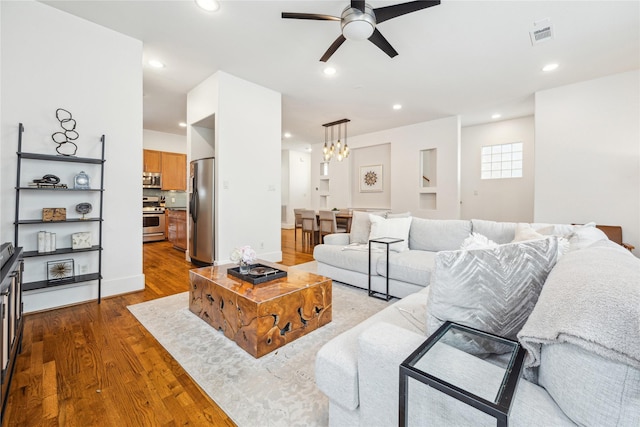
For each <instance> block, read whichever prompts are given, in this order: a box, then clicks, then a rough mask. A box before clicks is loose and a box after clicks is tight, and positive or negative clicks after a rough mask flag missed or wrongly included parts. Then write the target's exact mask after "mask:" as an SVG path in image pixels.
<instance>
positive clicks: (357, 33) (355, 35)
mask: <svg viewBox="0 0 640 427" xmlns="http://www.w3.org/2000/svg"><path fill="white" fill-rule="evenodd" d="M374 29H375V27H374V26H373V25H371V24H370V23H369V22H367V21H351V22H349V23H347V24H345V26H344V27H342V35H343V36H344V38H346V39H347V40H367V39H368V38H369V37H371V34H373V30H374Z"/></svg>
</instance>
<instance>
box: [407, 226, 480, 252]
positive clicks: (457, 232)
mask: <svg viewBox="0 0 640 427" xmlns="http://www.w3.org/2000/svg"><path fill="white" fill-rule="evenodd" d="M470 233H471V223H470V222H469V221H464V220H458V219H443V220H438V219H424V218H413V221H412V222H411V231H410V232H409V248H410V249H415V250H421V251H452V250H455V249H459V248H460V245H462V242H463V241H464V239H466V238H467V237H469V234H470Z"/></svg>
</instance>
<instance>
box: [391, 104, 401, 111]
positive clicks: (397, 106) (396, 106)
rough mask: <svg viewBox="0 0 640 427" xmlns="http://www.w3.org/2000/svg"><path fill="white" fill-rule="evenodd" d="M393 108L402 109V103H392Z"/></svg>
mask: <svg viewBox="0 0 640 427" xmlns="http://www.w3.org/2000/svg"><path fill="white" fill-rule="evenodd" d="M393 109H394V110H402V105H400V104H394V105H393Z"/></svg>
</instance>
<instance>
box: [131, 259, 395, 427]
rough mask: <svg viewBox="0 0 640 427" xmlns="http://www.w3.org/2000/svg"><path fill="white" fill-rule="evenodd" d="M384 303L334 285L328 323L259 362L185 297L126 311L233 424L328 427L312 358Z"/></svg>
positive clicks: (325, 403)
mask: <svg viewBox="0 0 640 427" xmlns="http://www.w3.org/2000/svg"><path fill="white" fill-rule="evenodd" d="M308 264H312V263H307V264H303V265H302V268H303V269H305V271H308V270H307V269H311V268H313V266H311V265H308ZM387 305H389V303H387V302H384V301H381V300H378V299H375V298H369V297H367V292H366V291H365V290H363V289H356V288H352V287H349V286H347V285H343V284H340V283H338V282H334V283H333V320H332V322H331V323H329V324H328V325H325V326H323V327H321V328H320V329H317V330H315V331H313V332H311V333H309V334H308V335H306V336H303V337H301V338H299V339H297V340H296V341H294V342H292V343H290V344H288V345H286V346H284V347H282V348H280V349H278V350H276V351H274V352H272V353H269V354H267V355H265V356H263V357H261V358H259V359H254V358H253V357H252V356H251V355H249V354H248V353H246V352H245V351H244V350H242V349H241V348H240V347H238V346H237V345H236V344H235V343H234V342H233V341H231V340H229V339H227V338H226V337H225V336H224V335H223V334H222V332H219V331H216V330H214V329H213V328H211V327H210V326H209V325H208V324H206V323H205V322H204V321H203V320H201V319H200V318H198V317H197V316H196V315H194V314H193V313H191V312H190V311H189V307H188V306H189V294H188V292H184V293H181V294H178V295H172V296H169V297H166V298H161V299H157V300H153V301H148V302H144V303H141V304H136V305H132V306H129V307H128V308H129V310H130V311H131V312H132V313H133V315H134V316H135V317H136V318H137V319H138V320H139V321H140V322H141V323H142V324H143V325H144V327H145V328H147V329H148V330H149V332H150V333H151V334H152V335H153V336H154V337H155V338H156V339H157V340H158V341H159V342H160V344H162V346H163V347H164V348H166V349H167V351H168V352H169V353H171V355H172V356H173V357H174V358H175V359H176V360H177V361H178V363H180V365H181V366H182V367H183V368H184V369H185V371H187V372H188V373H189V375H190V376H191V378H193V380H194V381H195V382H197V383H198V384H199V385H200V387H201V388H202V389H203V390H204V391H205V392H206V393H207V394H208V395H209V396H210V397H211V398H212V399H213V400H214V401H215V402H216V403H217V404H218V405H219V406H220V407H221V408H222V409H223V410H224V411H225V412H226V413H227V415H229V416H230V417H231V418H232V419H233V421H235V422H236V424H238V425H239V426H241V427H245V426H246V427H253V426H287V427H289V426H326V425H328V418H329V402H328V399H327V397H326V396H325V395H324V394H323V393H322V392H320V391H319V390H318V389H317V388H316V386H315V381H314V367H315V356H316V353H317V352H318V350H319V349H320V347H322V345H323V344H324V343H325V342H327V341H329V340H330V339H331V338H333V337H334V336H336V335H338V334H340V333H341V332H343V331H345V330H347V329H349V328H351V327H353V326H355V325H356V324H358V323H360V322H361V321H363V320H364V319H366V318H368V317H370V316H371V315H373V314H374V313H376V312H378V311H380V310H381V309H382V308H384V307H386V306H387Z"/></svg>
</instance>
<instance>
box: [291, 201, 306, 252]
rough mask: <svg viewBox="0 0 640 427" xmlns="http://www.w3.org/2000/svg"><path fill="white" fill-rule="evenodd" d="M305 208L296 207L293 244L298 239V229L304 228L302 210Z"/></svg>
mask: <svg viewBox="0 0 640 427" xmlns="http://www.w3.org/2000/svg"><path fill="white" fill-rule="evenodd" d="M303 210H304V209H294V210H293V216H294V217H295V219H294V228H293V244H294V245H295V244H296V240H297V238H298V229H300V230H302V211H303Z"/></svg>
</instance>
